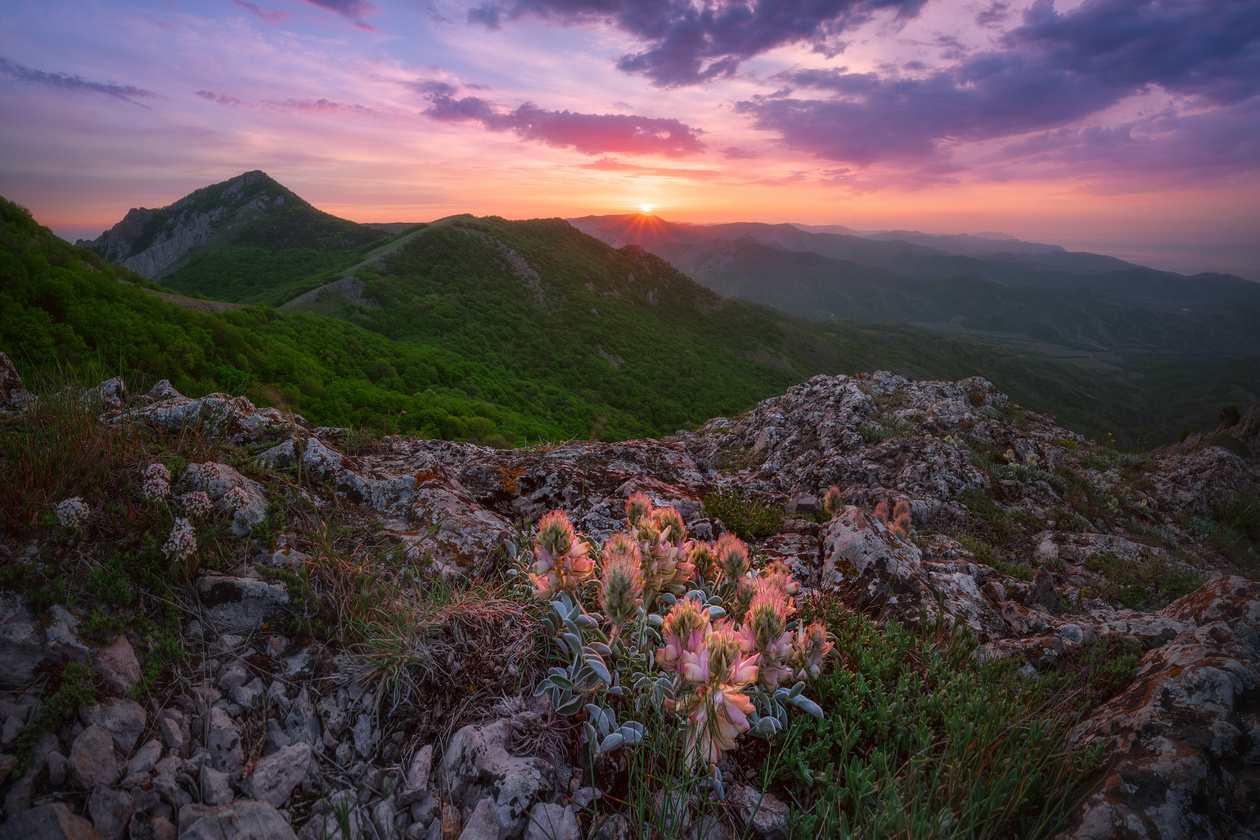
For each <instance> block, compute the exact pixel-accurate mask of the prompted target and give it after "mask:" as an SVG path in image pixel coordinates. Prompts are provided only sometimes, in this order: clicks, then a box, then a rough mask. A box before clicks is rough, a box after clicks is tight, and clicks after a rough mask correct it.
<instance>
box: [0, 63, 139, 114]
mask: <svg viewBox="0 0 1260 840" xmlns="http://www.w3.org/2000/svg"><path fill="white" fill-rule="evenodd" d="M0 73H3V74H5V75H6V76H12V77H13V78H15V79H17V80H18V81H20V82H30V83H31V84H35V85H44V86H46V87H54V88H60V89H61V90H68V91H73V92H74V93H103V94H105V95H106V96H112V97H114V98H115V99H122V100H124V101H126V102H130V103H131V104H132V105H139V106H140V107H141V108H148V107H149V106H148V105H145V104H144V103H142V102H136V100H137V99H156V98H157V94H156V93H154V92H153V91H151V90H144V89H143V88H138V87H135V86H133V85H118V84H114V83H113V82H92V81H89V80H87V79H85V78H83V77H82V76H68V75H66V74H65V73H45V72H44V71H43V70H32V69H31V68H29V67H23V66H22V65H21V64H16V63H14V62H12V61H9V60H8V59H5V58H0Z"/></svg>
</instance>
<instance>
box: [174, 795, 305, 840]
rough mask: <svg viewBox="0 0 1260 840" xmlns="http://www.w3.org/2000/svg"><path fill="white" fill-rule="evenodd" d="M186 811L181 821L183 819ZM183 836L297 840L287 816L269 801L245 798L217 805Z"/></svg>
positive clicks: (184, 838)
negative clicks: (282, 814)
mask: <svg viewBox="0 0 1260 840" xmlns="http://www.w3.org/2000/svg"><path fill="white" fill-rule="evenodd" d="M183 821H184V820H183V814H182V812H181V814H180V822H181V823H183ZM179 837H180V840H297V835H296V834H294V833H293V829H292V828H290V827H289V824H288V822H286V821H285V819H284V817H283V816H281V815H280V813H279V812H278V811H277V810H276V809H275V808H274V807H272V806H271V805H270V804H268V803H266V802H254V801H252V800H241V801H238V802H233V803H232V804H231V805H223V806H220V807H217V808H215V809H213V811H212V812H211V813H208V814H205V815H204V816H201V817H200V818H199V819H197V820H196V821H195V822H193V823H192V824H191V825H189V826H188V828H187V830H185V831H181V832H180V834H179Z"/></svg>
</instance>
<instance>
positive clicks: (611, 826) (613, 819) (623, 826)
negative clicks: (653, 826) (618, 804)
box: [594, 814, 637, 840]
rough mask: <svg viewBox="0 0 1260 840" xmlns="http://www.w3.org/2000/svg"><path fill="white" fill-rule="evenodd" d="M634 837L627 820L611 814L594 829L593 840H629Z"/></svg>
mask: <svg viewBox="0 0 1260 840" xmlns="http://www.w3.org/2000/svg"><path fill="white" fill-rule="evenodd" d="M635 836H637V835H636V834H635V833H634V829H633V828H631V827H630V821H629V820H627V819H626V818H625V817H623V816H622V815H621V814H611V815H610V816H607V817H605V818H604V820H603V821H602V822H600V824H599V827H598V828H597V829H595V836H594V840H631V838H633V837H635Z"/></svg>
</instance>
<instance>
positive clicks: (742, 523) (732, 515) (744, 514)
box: [704, 487, 783, 540]
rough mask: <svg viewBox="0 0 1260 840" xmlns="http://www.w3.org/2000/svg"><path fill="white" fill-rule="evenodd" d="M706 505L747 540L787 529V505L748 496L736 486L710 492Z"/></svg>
mask: <svg viewBox="0 0 1260 840" xmlns="http://www.w3.org/2000/svg"><path fill="white" fill-rule="evenodd" d="M704 507H705V510H707V511H708V512H709V515H710V516H713V517H716V518H718V519H720V520H722V524H723V525H725V526H726V527H727V529H728V530H730V531H734V532H735V533H736V534H739V535H740V537H742V538H743V539H746V540H752V539H758V538H761V537H768V536H770V535H771V534H777V533H779V531H780V530H781V529H782V528H783V508H781V507H779V506H777V505H767V504H766V503H765V502H763V501H761V500H760V499H756V498H753V497H750V496H745V495H743V494H742V493H740V492H739V491H738V490H736V489H734V488H732V487H727V488H715V489H713V490H711V491H709V493H708V495H706V496H705V497H704Z"/></svg>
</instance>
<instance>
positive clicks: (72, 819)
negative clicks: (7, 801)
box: [0, 802, 101, 840]
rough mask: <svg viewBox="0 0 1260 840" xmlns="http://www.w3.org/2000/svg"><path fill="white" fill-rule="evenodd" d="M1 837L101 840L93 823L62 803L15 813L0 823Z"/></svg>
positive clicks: (12, 839) (5, 839)
mask: <svg viewBox="0 0 1260 840" xmlns="http://www.w3.org/2000/svg"><path fill="white" fill-rule="evenodd" d="M0 840H101V835H99V834H97V832H96V830H95V829H93V828H92V823H90V822H88V821H87V820H86V819H84V818H83V817H80V816H78V815H76V814H75V813H73V812H72V811H71V810H70V809H69V808H67V807H66V806H65V805H64V804H62V803H61V802H54V803H53V804H51V805H41V806H39V807H38V808H31V809H30V810H29V811H23V812H22V813H20V814H15V815H14V816H13V818H12V819H10V820H9V821H8V822H6V823H5V824H4V825H0Z"/></svg>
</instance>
